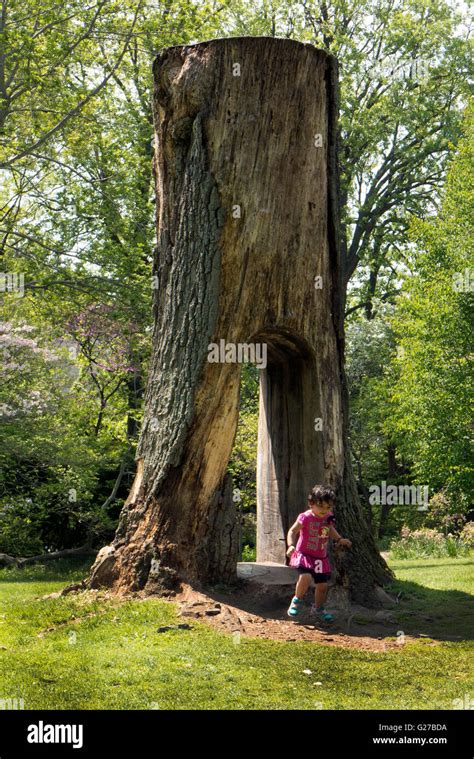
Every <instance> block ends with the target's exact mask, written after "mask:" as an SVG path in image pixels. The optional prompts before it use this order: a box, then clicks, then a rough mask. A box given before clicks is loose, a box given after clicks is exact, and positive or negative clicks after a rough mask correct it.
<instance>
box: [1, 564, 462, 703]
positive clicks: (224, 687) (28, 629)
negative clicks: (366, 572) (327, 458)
mask: <svg viewBox="0 0 474 759" xmlns="http://www.w3.org/2000/svg"><path fill="white" fill-rule="evenodd" d="M472 565H473V564H472V560H470V559H422V560H403V561H401V560H400V561H394V562H391V566H392V567H393V569H394V570H395V572H396V575H397V583H396V586H395V587H396V590H397V592H401V593H402V594H403V595H401V596H400V600H401V604H400V607H401V608H400V610H398V609H397V615H399V616H398V617H397V620H398V619H400V624H401V627H400V629H403V630H405V631H406V632H409V631H410V629H414V627H413V626H415V627H416V629H417V630H418V632H420V629H419V623H418V622H417V621H415V619H414V612H416V611H417V610H418V609H419V610H421V611H422V612H423V614H424V615H425V616H429V615H431V619H432V620H433V621H431V622H430V620H429V619H428V620H427V621H426V620H425V622H423V624H426V625H427V627H430V625H431V628H430V629H431V633H432V635H433V637H436V636H438V635H439V636H442V634H443V632H446V633H447V632H449V631H450V632H451V633H452V634H453V635H459V636H461V637H465V638H468V637H469V636H468V626H467V623H468V619H467V603H468V602H469V599H470V598H471V599H472V595H471V597H469V595H468V594H472V593H473V577H472ZM85 570H86V568H85V567H84V566H82V567H81V566H80V565H78V564H76V565H75V567H74V565H72V564H71V563H66V562H62V563H60V562H58V563H56V565H55V566H54V567H53V566H49V567H29V568H25V569H24V570H21V571H20V570H16V569H14V570H11V569H2V570H0V699H14V698H17V699H23V700H24V708H25V709H101V708H104V709H292V708H298V709H452V708H453V705H452V701H453V699H463V698H464V697H465V694H468V693H470V692H471V693H473V692H474V687H473V684H472V678H471V680H470V679H469V674H470V671H471V674H472V649H473V646H472V643H470V642H468V641H466V640H459V641H454V640H449V641H446V640H440V641H438V640H437V641H436V642H433V640H431V639H430V638H422V639H420V640H419V641H416V642H415V643H407V644H405V645H403V646H400V647H399V648H397V649H396V650H390V651H387V652H382V653H381V652H366V651H358V650H357V649H348V648H337V647H330V646H324V645H318V644H314V643H308V642H275V641H265V640H257V639H250V638H241V641H240V643H236V642H234V640H233V638H232V636H229V635H225V634H223V633H219V632H216V631H214V630H212V629H211V628H209V627H207V626H205V625H204V624H202V623H199V622H194V621H193V622H191V623H190V624H191V628H192V629H190V630H173V631H168V632H165V633H158V632H157V628H158V627H159V626H161V625H168V624H173V623H176V622H181V621H183V620H182V618H180V619H178V617H177V616H176V613H175V607H174V605H173V604H170V603H167V602H164V601H160V600H154V599H153V600H146V601H139V600H134V601H122V602H119V601H116V600H108V601H104V600H98V599H97V598H93V597H92V595H91V594H86V595H83V594H79V595H68V596H65V597H64V598H57V599H41V596H44V595H45V594H47V593H52V592H53V591H56V590H60V589H61V588H62V587H64V586H65V585H66V584H68V583H69V582H72V581H74V580H76V579H77V580H78V579H81V578H82V577H83V576H84V574H85ZM410 626H411V627H410ZM304 670H311V674H305V673H304Z"/></svg>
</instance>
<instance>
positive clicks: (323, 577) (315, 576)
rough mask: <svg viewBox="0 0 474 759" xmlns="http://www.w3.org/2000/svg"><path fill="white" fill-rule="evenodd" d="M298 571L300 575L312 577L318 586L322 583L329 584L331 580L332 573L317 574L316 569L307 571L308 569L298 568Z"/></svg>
mask: <svg viewBox="0 0 474 759" xmlns="http://www.w3.org/2000/svg"><path fill="white" fill-rule="evenodd" d="M296 569H297V570H298V574H299V575H304V574H309V575H311V577H312V578H313V580H314V582H315V583H316V585H317V584H318V583H320V582H328V580H330V578H331V572H315V571H314V569H307V568H306V567H296Z"/></svg>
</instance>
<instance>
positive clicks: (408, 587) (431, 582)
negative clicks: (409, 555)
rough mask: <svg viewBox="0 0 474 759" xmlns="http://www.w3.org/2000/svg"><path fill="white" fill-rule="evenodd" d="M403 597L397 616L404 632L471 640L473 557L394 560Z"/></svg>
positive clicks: (473, 581)
mask: <svg viewBox="0 0 474 759" xmlns="http://www.w3.org/2000/svg"><path fill="white" fill-rule="evenodd" d="M389 564H390V566H391V568H392V569H393V570H394V572H395V574H396V577H397V580H396V582H395V583H394V585H393V587H392V591H394V592H395V593H401V595H400V606H401V608H400V610H397V614H396V617H397V619H398V620H399V622H400V623H401V624H402V626H403V630H404V631H405V632H410V633H417V632H418V633H423V634H425V635H432V636H433V637H444V636H446V637H449V638H454V639H455V638H460V639H462V638H467V639H469V638H471V639H472V637H473V632H474V630H473V627H474V626H473V621H472V620H473V619H474V560H473V558H472V557H471V558H447V557H443V558H441V559H433V558H431V557H428V558H423V559H397V560H395V559H392V560H390V561H389Z"/></svg>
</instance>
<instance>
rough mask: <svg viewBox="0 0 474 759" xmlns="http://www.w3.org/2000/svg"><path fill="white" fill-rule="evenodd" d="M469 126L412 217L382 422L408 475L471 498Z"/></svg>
mask: <svg viewBox="0 0 474 759" xmlns="http://www.w3.org/2000/svg"><path fill="white" fill-rule="evenodd" d="M473 148H474V143H473V126H472V123H471V119H470V118H469V117H467V118H466V135H465V137H464V139H463V140H462V141H461V143H460V146H459V151H458V153H457V154H456V156H455V157H454V159H453V161H452V164H451V168H450V171H449V174H448V180H447V184H446V189H445V194H444V202H443V205H442V209H441V211H440V213H439V214H438V216H437V217H436V218H434V219H432V220H425V221H422V220H416V221H414V222H413V227H412V235H413V239H414V241H415V242H416V244H417V252H416V256H415V260H416V268H417V275H416V276H413V277H411V278H410V279H407V280H406V282H405V290H404V293H403V295H401V296H400V298H399V300H398V303H397V309H396V312H395V315H394V317H393V320H392V325H393V329H394V332H395V336H396V341H397V343H398V345H399V351H398V355H397V356H396V357H394V358H393V360H392V363H391V365H390V368H389V372H388V383H389V385H390V386H391V413H390V414H389V415H387V418H386V428H387V430H388V431H389V433H390V434H391V435H392V436H393V437H394V439H395V440H396V441H397V445H398V447H399V449H400V450H401V451H402V452H403V453H404V454H405V455H406V456H407V457H408V458H410V460H411V461H412V462H413V472H414V477H415V481H417V482H427V483H429V484H430V486H431V488H432V489H435V490H439V489H442V488H444V489H445V490H447V491H448V492H449V493H450V494H453V495H454V496H456V495H457V496H458V497H460V498H462V497H465V498H467V499H468V500H470V501H471V502H472V486H473V470H472V465H471V462H472V429H471V423H470V403H471V398H472V394H473V389H474V388H473V381H472V377H473V375H472V365H471V361H470V358H469V356H470V352H471V341H472V326H473V315H474V314H473V294H472V291H471V286H470V282H469V278H468V279H467V282H466V284H465V285H464V286H462V287H460V286H459V282H460V278H461V279H462V280H465V276H466V269H467V271H468V272H469V267H471V268H472V266H473V265H474V261H473V250H472V236H470V235H469V234H468V233H467V230H468V229H472V227H473V224H474V203H473V200H472V188H473V187H474V181H473V175H472V171H473V165H474V162H473Z"/></svg>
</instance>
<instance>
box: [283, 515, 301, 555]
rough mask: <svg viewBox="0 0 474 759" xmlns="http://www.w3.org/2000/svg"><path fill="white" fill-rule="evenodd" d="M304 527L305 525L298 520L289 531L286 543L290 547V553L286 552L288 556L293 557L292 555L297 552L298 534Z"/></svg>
mask: <svg viewBox="0 0 474 759" xmlns="http://www.w3.org/2000/svg"><path fill="white" fill-rule="evenodd" d="M302 526H303V525H302V524H301V522H298V520H296V522H295V523H294V525H292V526H291V527H290V529H289V530H288V535H287V536H286V542H287V545H288V551H287V552H286V555H287V556H291V554H292V553H293V551H294V550H295V546H296V539H297V537H298V534H299V532H300V530H301V528H302Z"/></svg>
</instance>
